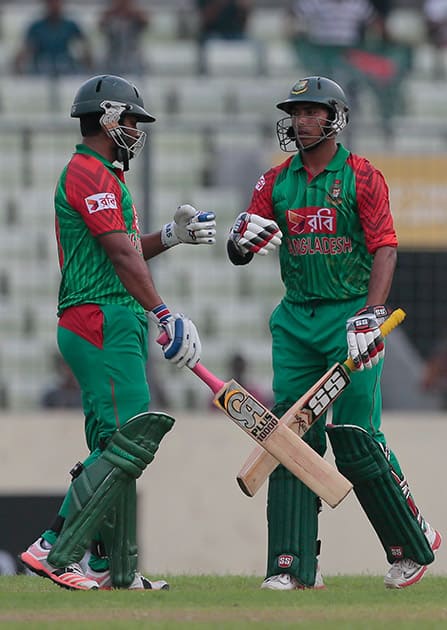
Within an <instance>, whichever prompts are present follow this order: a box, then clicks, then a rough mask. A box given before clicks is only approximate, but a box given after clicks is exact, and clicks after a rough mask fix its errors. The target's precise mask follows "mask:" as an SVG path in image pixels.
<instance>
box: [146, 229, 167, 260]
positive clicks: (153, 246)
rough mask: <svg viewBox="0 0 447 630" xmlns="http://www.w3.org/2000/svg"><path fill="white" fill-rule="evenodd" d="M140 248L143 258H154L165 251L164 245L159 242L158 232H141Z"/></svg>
mask: <svg viewBox="0 0 447 630" xmlns="http://www.w3.org/2000/svg"><path fill="white" fill-rule="evenodd" d="M141 248H142V250H143V257H144V260H149V258H154V256H158V254H161V253H162V252H165V251H166V247H165V246H164V245H163V243H162V242H161V238H160V232H153V233H151V234H143V235H142V236H141Z"/></svg>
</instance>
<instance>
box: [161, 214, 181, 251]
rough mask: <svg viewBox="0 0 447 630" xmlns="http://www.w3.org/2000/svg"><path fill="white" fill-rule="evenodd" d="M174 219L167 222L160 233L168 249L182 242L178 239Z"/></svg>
mask: <svg viewBox="0 0 447 630" xmlns="http://www.w3.org/2000/svg"><path fill="white" fill-rule="evenodd" d="M174 224H175V222H174V221H171V223H166V224H165V225H164V226H163V227H162V228H161V234H160V238H161V242H162V244H163V245H164V247H166V249H168V248H169V247H173V246H174V245H178V244H179V243H180V240H179V239H178V237H177V235H176V233H175V232H174Z"/></svg>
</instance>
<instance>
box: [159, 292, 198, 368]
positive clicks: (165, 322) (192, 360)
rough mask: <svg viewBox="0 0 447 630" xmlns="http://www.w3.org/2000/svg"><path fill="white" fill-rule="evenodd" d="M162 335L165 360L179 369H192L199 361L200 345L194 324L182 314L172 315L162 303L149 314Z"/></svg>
mask: <svg viewBox="0 0 447 630" xmlns="http://www.w3.org/2000/svg"><path fill="white" fill-rule="evenodd" d="M149 316H150V318H151V319H152V321H153V322H155V323H156V324H157V326H158V328H159V330H160V332H161V333H162V335H161V344H162V347H163V354H164V357H165V359H167V360H168V361H170V362H171V363H174V365H176V366H177V367H179V368H181V367H184V366H185V365H187V366H188V367H190V368H193V367H194V366H195V365H196V363H197V362H198V361H199V360H200V355H201V352H202V344H201V342H200V338H199V333H198V332H197V328H196V327H195V325H194V323H193V322H192V321H191V320H190V319H189V318H188V317H186V316H185V315H183V314H182V313H176V314H175V315H172V313H171V312H170V310H169V308H168V307H167V306H166V304H164V303H162V304H159V305H158V306H156V307H155V308H153V309H152V311H150V312H149Z"/></svg>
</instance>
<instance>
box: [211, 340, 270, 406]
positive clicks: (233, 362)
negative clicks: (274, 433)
mask: <svg viewBox="0 0 447 630" xmlns="http://www.w3.org/2000/svg"><path fill="white" fill-rule="evenodd" d="M227 372H228V374H227V379H228V380H230V379H234V380H235V381H237V382H238V383H239V385H242V387H245V389H246V390H247V391H249V392H250V394H252V396H253V398H256V400H259V402H260V403H262V404H263V405H264V406H265V407H267V408H268V409H270V408H271V407H272V405H273V394H272V393H271V392H270V393H269V392H267V391H265V390H264V389H262V388H260V387H259V385H255V384H254V383H253V382H252V381H250V378H249V377H248V375H247V372H248V363H247V360H246V359H245V357H244V356H243V355H242V354H240V353H239V352H235V353H234V354H231V355H230V356H229V357H228V368H227ZM211 407H212V408H213V409H216V407H215V406H214V405H213V404H212V402H211Z"/></svg>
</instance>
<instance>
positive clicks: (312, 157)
mask: <svg viewBox="0 0 447 630" xmlns="http://www.w3.org/2000/svg"><path fill="white" fill-rule="evenodd" d="M337 148H338V147H337V143H336V142H335V139H331V140H326V141H325V142H322V143H321V144H319V145H317V146H316V147H314V148H313V149H311V150H310V151H301V159H302V161H303V164H304V166H305V167H306V170H307V171H308V172H309V173H311V174H312V176H313V177H315V175H318V173H321V172H322V171H324V169H325V168H326V166H327V165H328V164H329V162H330V161H331V160H332V158H333V157H334V155H335V154H336V153H337Z"/></svg>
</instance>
